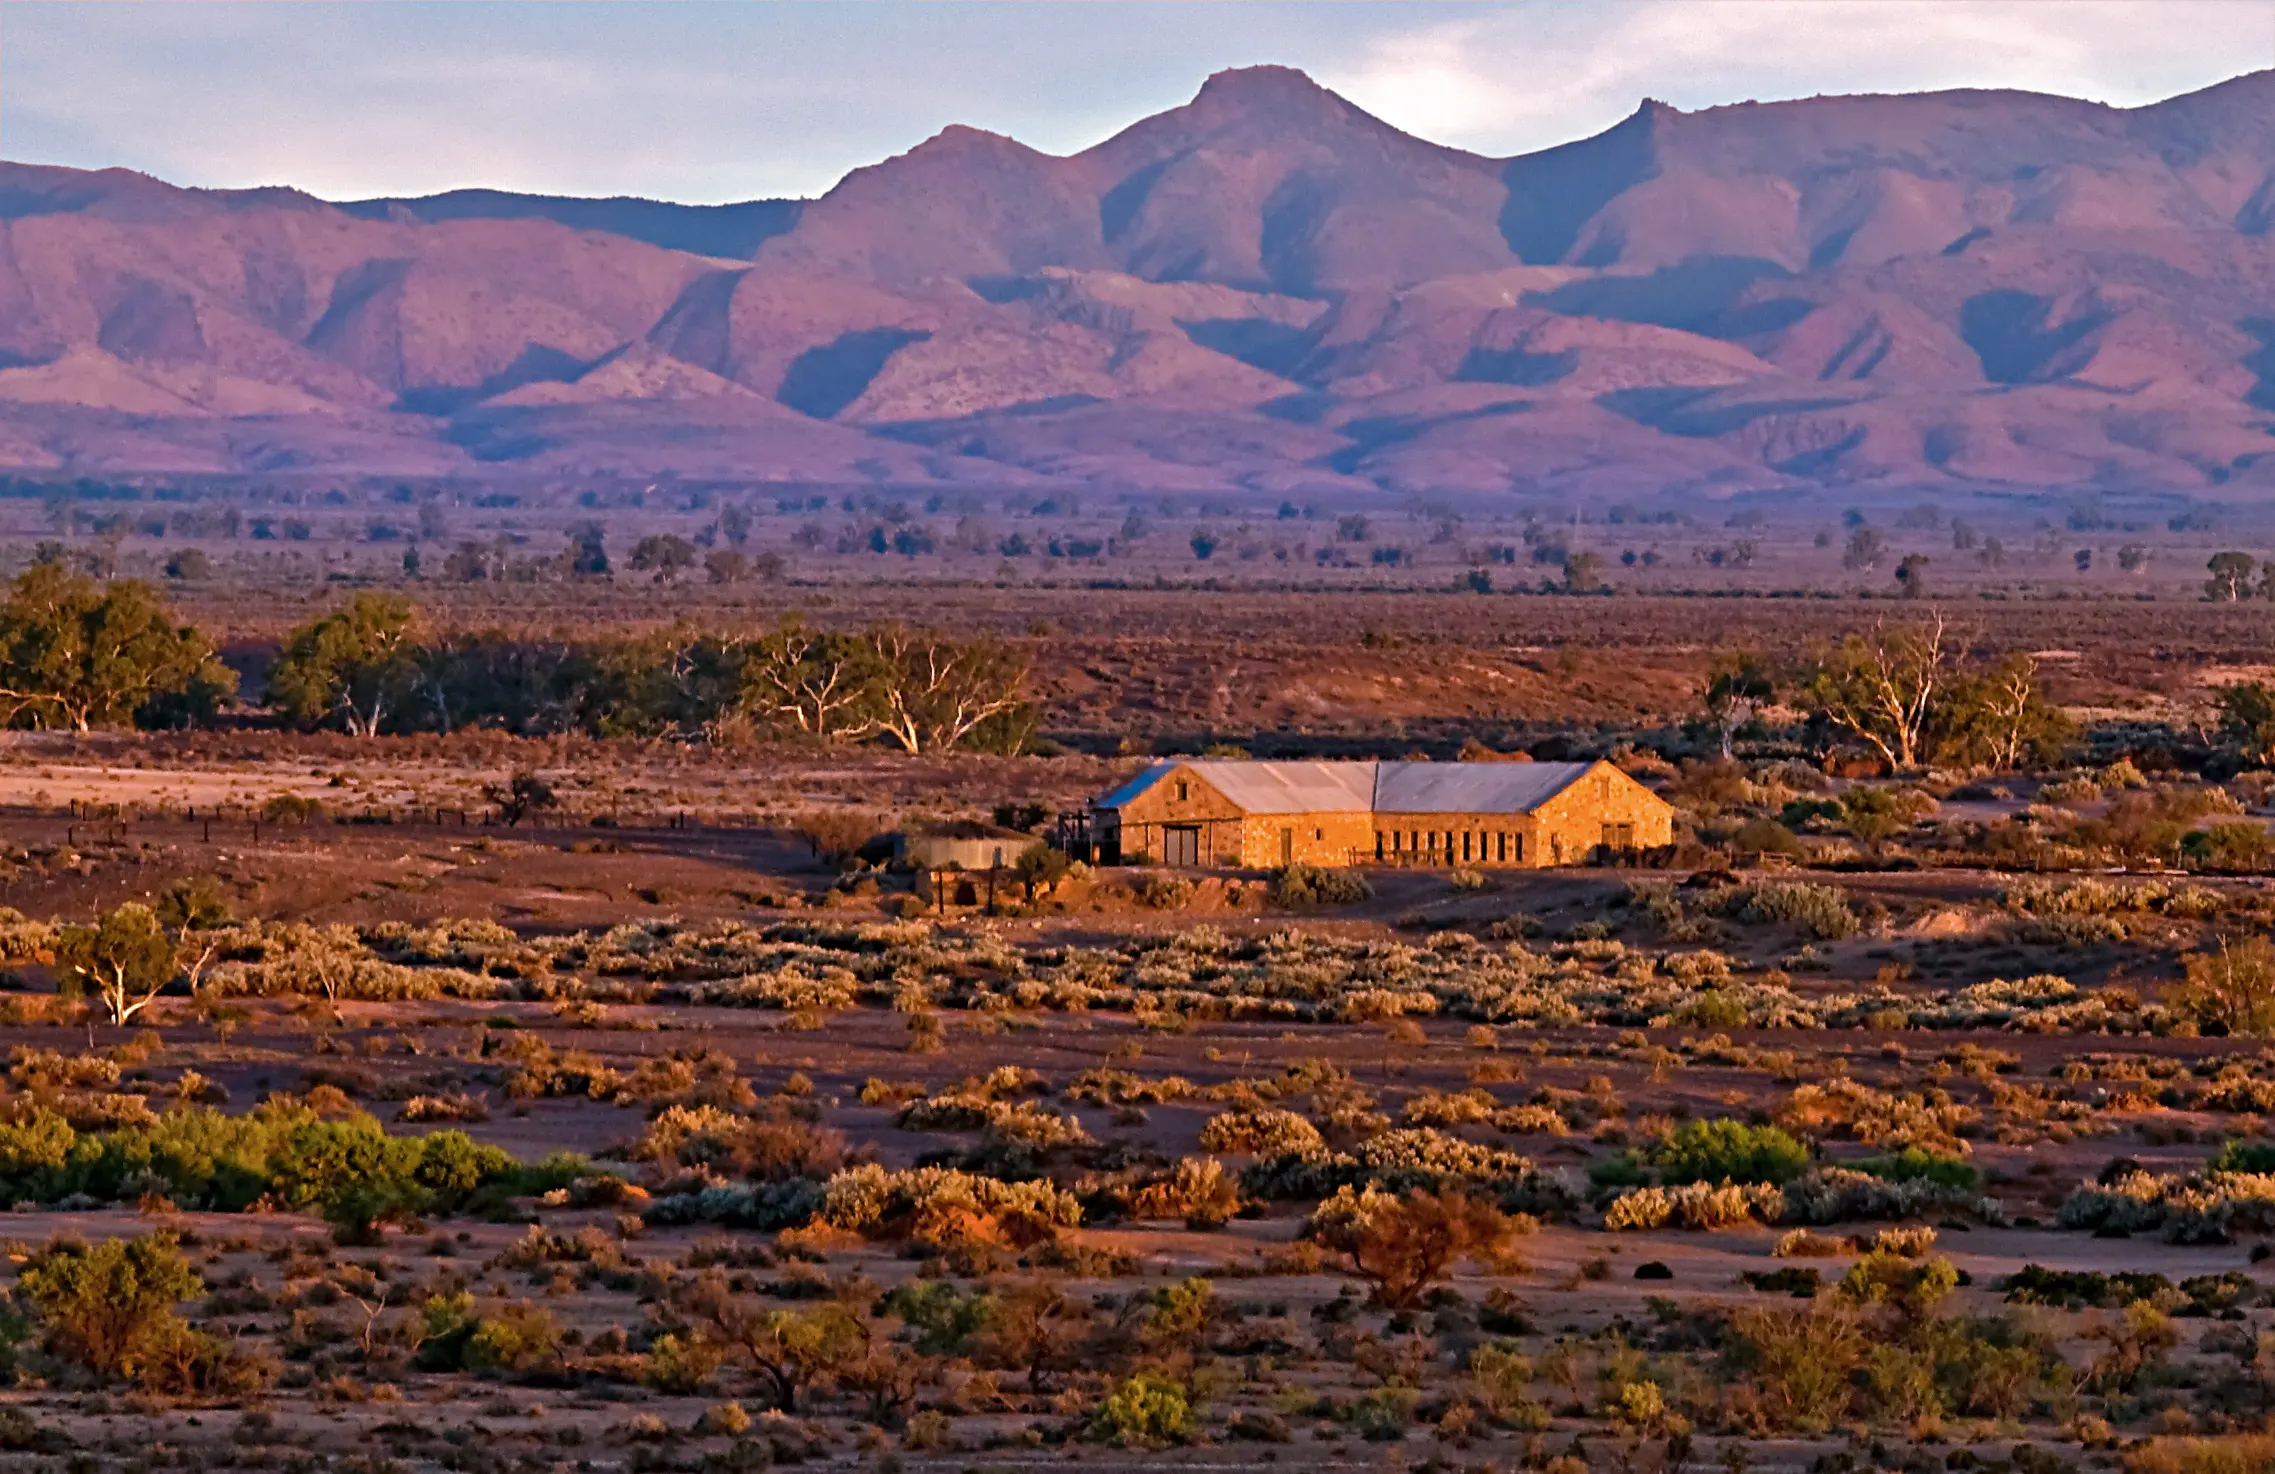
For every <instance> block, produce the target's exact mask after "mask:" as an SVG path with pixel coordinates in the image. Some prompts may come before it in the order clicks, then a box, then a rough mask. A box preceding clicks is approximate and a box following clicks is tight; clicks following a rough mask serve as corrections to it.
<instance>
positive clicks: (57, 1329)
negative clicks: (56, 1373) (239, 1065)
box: [17, 1233, 205, 1379]
mask: <svg viewBox="0 0 2275 1474" xmlns="http://www.w3.org/2000/svg"><path fill="white" fill-rule="evenodd" d="M17 1285H18V1288H20V1289H21V1290H22V1292H23V1294H24V1296H25V1298H26V1299H28V1300H29V1301H30V1302H31V1304H32V1306H33V1308H34V1309H35V1310H36V1311H37V1312H38V1314H39V1320H40V1325H41V1327H42V1328H43V1330H44V1331H45V1333H46V1336H47V1342H48V1346H49V1348H50V1349H51V1350H53V1351H54V1352H55V1353H56V1354H57V1355H58V1356H61V1357H62V1358H64V1359H65V1360H67V1361H70V1362H74V1363H76V1364H77V1365H79V1366H82V1367H85V1368H86V1369H87V1370H88V1371H90V1372H93V1373H94V1374H95V1375H96V1376H98V1377H105V1378H112V1379H119V1378H139V1377H141V1376H143V1375H144V1374H145V1373H146V1372H147V1371H148V1370H149V1369H150V1368H151V1366H152V1365H153V1363H154V1362H156V1361H157V1360H159V1359H161V1358H165V1357H168V1356H170V1355H172V1354H173V1352H174V1349H175V1346H176V1344H177V1343H178V1342H180V1341H181V1340H182V1338H183V1337H185V1336H188V1335H191V1334H193V1333H192V1332H191V1331H190V1329H189V1327H188V1326H187V1325H185V1324H184V1323H183V1321H182V1319H181V1317H180V1316H179V1315H177V1314H175V1311H174V1307H175V1306H177V1305H179V1304H181V1302H182V1301H184V1300H186V1299H188V1298H189V1297H190V1296H192V1295H195V1294H198V1293H200V1292H201V1291H202V1290H203V1289H204V1288H205V1287H204V1285H203V1283H202V1282H200V1281H199V1279H198V1277H197V1273H196V1271H194V1270H193V1269H191V1268H190V1265H189V1261H188V1260H186V1259H184V1258H183V1257H182V1252H181V1250H180V1249H179V1248H177V1247H176V1246H175V1240H174V1236H173V1235H172V1234H170V1233H149V1234H142V1235H139V1236H137V1237H135V1238H131V1239H105V1240H103V1241H102V1242H101V1243H98V1244H95V1245H92V1246H89V1245H86V1244H80V1243H74V1242H69V1241H63V1240H59V1241H57V1242H55V1243H51V1244H49V1245H48V1246H47V1248H46V1249H44V1250H42V1251H41V1252H40V1253H38V1254H36V1255H34V1256H33V1257H32V1259H31V1261H30V1262H29V1263H27V1264H26V1265H25V1266H24V1270H23V1274H22V1276H21V1277H20V1278H19V1279H18V1281H17Z"/></svg>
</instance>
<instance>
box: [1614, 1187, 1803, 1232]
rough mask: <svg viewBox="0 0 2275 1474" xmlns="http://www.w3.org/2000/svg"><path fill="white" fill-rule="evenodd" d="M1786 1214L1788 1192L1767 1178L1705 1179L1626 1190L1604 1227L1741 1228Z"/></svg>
mask: <svg viewBox="0 0 2275 1474" xmlns="http://www.w3.org/2000/svg"><path fill="white" fill-rule="evenodd" d="M1783 1216H1785V1194H1784V1193H1782V1192H1780V1191H1779V1190H1778V1189H1776V1188H1774V1187H1771V1186H1768V1185H1767V1184H1751V1185H1740V1184H1737V1183H1723V1184H1721V1185H1719V1186H1716V1185H1712V1184H1709V1183H1704V1182H1691V1183H1685V1184H1683V1185H1682V1186H1681V1187H1639V1188H1635V1189H1632V1190H1630V1191H1628V1192H1624V1193H1621V1194H1620V1195H1619V1196H1618V1197H1616V1198H1614V1199H1613V1200H1612V1203H1611V1206H1610V1207H1608V1208H1606V1209H1605V1210H1604V1227H1605V1228H1607V1229H1611V1230H1614V1231H1618V1230H1622V1229H1653V1228H1665V1227H1667V1226H1668V1225H1670V1224H1672V1225H1673V1226H1675V1227H1677V1228H1691V1229H1717V1228H1738V1227H1741V1226H1743V1225H1745V1224H1749V1223H1755V1222H1760V1223H1775V1222H1776V1221H1777V1220H1778V1219H1780V1218H1782V1217H1783Z"/></svg>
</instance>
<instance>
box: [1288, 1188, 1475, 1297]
mask: <svg viewBox="0 0 2275 1474" xmlns="http://www.w3.org/2000/svg"><path fill="white" fill-rule="evenodd" d="M1511 1231H1512V1230H1511V1226H1510V1223H1509V1220H1508V1218H1507V1217H1506V1216H1505V1215H1503V1214H1502V1213H1501V1211H1500V1210H1499V1209H1498V1208H1495V1207H1494V1206H1493V1205H1492V1204H1491V1203H1489V1202H1486V1201H1484V1200H1483V1199H1480V1198H1473V1197H1471V1196H1469V1194H1468V1193H1466V1192H1464V1191H1463V1190H1462V1189H1460V1188H1458V1187H1449V1188H1443V1189H1441V1190H1439V1191H1437V1192H1434V1193H1433V1192H1423V1191H1421V1190H1419V1189H1417V1190H1415V1191H1413V1192H1411V1193H1409V1194H1407V1195H1406V1196H1405V1197H1403V1198H1399V1197H1393V1196H1391V1195H1390V1194H1387V1193H1381V1192H1374V1191H1370V1192H1369V1193H1367V1194H1366V1195H1364V1196H1363V1197H1361V1196H1353V1195H1349V1194H1347V1193H1346V1194H1345V1195H1342V1196H1338V1197H1337V1198H1332V1199H1329V1200H1328V1202H1327V1203H1325V1204H1322V1205H1321V1208H1320V1212H1319V1215H1318V1217H1317V1218H1315V1220H1314V1225H1313V1233H1314V1237H1316V1238H1317V1239H1318V1240H1319V1242H1321V1243H1322V1244H1324V1245H1326V1246H1327V1247H1328V1248H1330V1249H1335V1250H1337V1251H1339V1252H1341V1253H1342V1254H1344V1255H1345V1256H1347V1257H1348V1258H1349V1260H1350V1264H1351V1268H1352V1270H1353V1271H1354V1272H1355V1273H1357V1274H1358V1275H1359V1276H1361V1277H1362V1278H1364V1279H1366V1280H1367V1281H1369V1282H1370V1283H1372V1284H1373V1285H1374V1287H1375V1298H1376V1300H1377V1301H1378V1302H1380V1303H1381V1304H1383V1305H1384V1306H1387V1307H1389V1308H1391V1309H1395V1310H1402V1309H1405V1308H1406V1307H1408V1306H1411V1305H1413V1304H1415V1303H1417V1302H1418V1301H1420V1299H1421V1298H1422V1296H1423V1294H1424V1292H1426V1291H1427V1290H1428V1289H1429V1287H1430V1286H1431V1285H1432V1284H1435V1283H1436V1282H1437V1280H1438V1278H1439V1277H1440V1276H1441V1275H1443V1274H1444V1273H1445V1271H1446V1270H1447V1269H1448V1268H1449V1267H1450V1266H1452V1265H1453V1264H1454V1263H1455V1262H1456V1261H1457V1260H1460V1259H1464V1258H1490V1257H1492V1256H1495V1255H1497V1254H1499V1253H1501V1252H1502V1251H1503V1249H1504V1248H1505V1247H1506V1246H1507V1244H1508V1241H1509V1236H1510V1234H1511Z"/></svg>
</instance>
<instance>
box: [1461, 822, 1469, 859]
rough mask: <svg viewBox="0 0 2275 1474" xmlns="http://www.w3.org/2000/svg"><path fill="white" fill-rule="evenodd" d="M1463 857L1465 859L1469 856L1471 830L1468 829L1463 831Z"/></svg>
mask: <svg viewBox="0 0 2275 1474" xmlns="http://www.w3.org/2000/svg"><path fill="white" fill-rule="evenodd" d="M1461 857H1462V859H1464V860H1467V859H1468V858H1469V831H1468V830H1466V829H1464V830H1463V831H1462V832H1461Z"/></svg>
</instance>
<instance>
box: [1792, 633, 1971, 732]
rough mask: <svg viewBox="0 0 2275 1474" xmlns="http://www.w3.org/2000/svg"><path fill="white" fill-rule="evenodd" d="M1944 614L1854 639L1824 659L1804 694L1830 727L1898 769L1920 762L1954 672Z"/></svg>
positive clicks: (1849, 639) (1857, 636) (1842, 643)
mask: <svg viewBox="0 0 2275 1474" xmlns="http://www.w3.org/2000/svg"><path fill="white" fill-rule="evenodd" d="M1950 662H1951V652H1950V650H1949V648H1948V646H1947V643H1946V630H1945V625H1944V619H1943V616H1942V615H1941V614H1940V613H1938V614H1937V615H1935V617H1934V618H1933V619H1931V620H1930V621H1928V622H1927V623H1926V624H1922V625H1917V626H1914V627H1912V628H1909V629H1906V630H1903V631H1901V632H1899V633H1896V634H1894V635H1890V634H1889V633H1887V632H1886V631H1885V630H1882V629H1879V628H1875V629H1874V630H1873V632H1872V633H1871V634H1870V635H1861V634H1858V635H1850V636H1849V637H1848V638H1847V639H1846V640H1843V641H1842V642H1841V643H1840V644H1839V645H1838V646H1836V647H1835V648H1834V649H1833V650H1831V651H1830V652H1828V653H1826V654H1825V655H1823V656H1821V657H1820V658H1819V659H1818V660H1817V662H1816V668H1815V669H1814V671H1812V672H1811V674H1810V676H1809V679H1808V682H1807V683H1806V685H1804V687H1803V688H1802V695H1803V697H1804V699H1805V700H1806V701H1807V703H1808V704H1809V706H1810V708H1811V709H1812V711H1813V713H1814V714H1815V715H1816V716H1817V717H1819V718H1820V719H1821V720H1823V721H1824V722H1825V723H1827V724H1828V725H1830V726H1832V727H1834V728H1836V729H1838V730H1840V731H1842V732H1846V733H1848V734H1849V735H1850V736H1853V737H1855V738H1857V739H1859V740H1860V741H1863V742H1865V743H1867V744H1869V745H1870V746H1871V747H1872V748H1873V749H1874V750H1875V751H1877V752H1879V753H1880V755H1881V756H1882V757H1884V758H1886V759H1887V760H1888V762H1889V763H1890V764H1891V765H1892V766H1894V767H1897V768H1911V767H1915V766H1917V764H1918V760H1919V756H1920V738H1921V734H1922V733H1923V732H1924V731H1925V730H1926V727H1927V721H1928V715H1929V713H1930V712H1931V711H1932V710H1933V709H1934V705H1935V700H1936V697H1937V696H1938V695H1939V694H1940V693H1941V691H1942V689H1943V685H1944V682H1945V681H1946V680H1947V679H1948V678H1949V675H1950Z"/></svg>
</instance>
